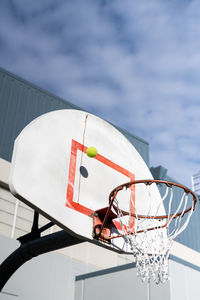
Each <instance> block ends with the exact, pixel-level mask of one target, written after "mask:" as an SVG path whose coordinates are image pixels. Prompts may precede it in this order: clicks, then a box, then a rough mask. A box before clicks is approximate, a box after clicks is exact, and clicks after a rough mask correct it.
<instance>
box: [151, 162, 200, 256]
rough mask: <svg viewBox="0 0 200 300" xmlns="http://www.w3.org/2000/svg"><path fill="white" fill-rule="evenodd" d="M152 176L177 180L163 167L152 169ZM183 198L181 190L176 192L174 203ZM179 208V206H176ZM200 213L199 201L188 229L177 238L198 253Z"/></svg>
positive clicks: (199, 245)
mask: <svg viewBox="0 0 200 300" xmlns="http://www.w3.org/2000/svg"><path fill="white" fill-rule="evenodd" d="M151 172H152V175H153V177H154V179H160V180H167V181H173V182H175V181H176V180H175V179H174V178H172V177H170V176H168V175H167V169H165V168H164V167H162V166H158V167H156V168H151ZM181 196H182V193H181V191H180V190H175V191H174V197H173V199H174V201H176V200H177V201H178V199H180V198H181ZM176 207H177V206H176ZM199 211H200V203H199V200H198V201H197V204H196V208H195V211H194V212H193V214H192V217H191V219H190V222H189V224H188V226H187V227H186V229H185V230H184V231H183V232H182V233H181V234H180V235H179V236H178V237H177V238H176V241H177V242H179V243H181V244H183V245H185V246H187V247H189V248H192V249H194V250H196V251H198V252H200V238H199V229H200V218H199Z"/></svg>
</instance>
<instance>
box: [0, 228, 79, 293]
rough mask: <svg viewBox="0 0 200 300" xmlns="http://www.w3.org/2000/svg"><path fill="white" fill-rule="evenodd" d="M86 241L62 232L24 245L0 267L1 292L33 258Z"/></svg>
mask: <svg viewBox="0 0 200 300" xmlns="http://www.w3.org/2000/svg"><path fill="white" fill-rule="evenodd" d="M84 241H85V240H81V239H79V238H77V237H75V236H72V235H70V234H69V233H67V232H66V231H64V230H61V231H59V232H55V233H52V234H48V235H46V236H43V237H40V238H36V239H34V240H30V241H28V242H26V243H24V244H22V245H21V246H20V247H19V248H17V249H16V250H15V251H14V252H13V253H11V255H9V256H8V257H7V258H6V259H5V260H4V262H3V263H2V264H1V265H0V291H1V290H2V288H3V287H4V285H5V284H6V282H7V281H8V280H9V278H10V277H11V276H12V275H13V274H14V272H15V271H16V270H17V269H18V268H20V267H21V266H22V265H23V264H24V263H25V262H27V261H28V260H30V259H32V258H33V257H35V256H38V255H40V254H43V253H47V252H50V251H54V250H58V249H61V248H65V247H68V246H72V245H75V244H79V243H82V242H84Z"/></svg>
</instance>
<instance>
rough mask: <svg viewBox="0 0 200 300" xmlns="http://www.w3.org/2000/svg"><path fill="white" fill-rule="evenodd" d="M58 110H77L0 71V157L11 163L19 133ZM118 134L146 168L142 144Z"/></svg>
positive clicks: (145, 144)
mask: <svg viewBox="0 0 200 300" xmlns="http://www.w3.org/2000/svg"><path fill="white" fill-rule="evenodd" d="M58 109H80V110H83V109H81V108H80V107H77V106H75V105H73V104H72V103H70V102H67V101H65V100H64V99H61V98H59V97H57V96H55V95H53V94H51V93H48V92H47V91H45V90H43V89H41V88H39V87H37V86H35V85H33V84H31V83H29V82H27V81H25V80H23V79H21V78H19V77H17V76H15V75H13V74H11V73H9V72H7V71H5V70H3V69H1V68H0V130H1V131H0V157H1V158H4V159H6V160H8V161H10V160H11V156H12V149H13V143H14V140H15V138H16V137H17V135H18V134H19V133H20V132H21V130H22V129H23V128H24V127H25V126H26V125H27V124H28V123H29V122H30V121H32V120H33V119H35V118H36V117H38V116H40V115H42V114H44V113H47V112H49V111H53V110H58ZM116 128H117V129H118V130H120V131H121V132H122V133H123V134H124V135H125V136H126V137H127V138H128V139H129V141H130V142H131V143H132V144H133V145H134V146H135V148H136V149H137V150H138V151H139V153H140V155H141V156H142V157H143V159H144V160H145V162H146V163H147V164H149V148H148V147H149V145H148V143H147V142H146V141H144V140H142V139H140V138H138V137H135V136H133V135H131V134H130V133H128V132H126V131H125V130H123V129H121V128H119V127H116Z"/></svg>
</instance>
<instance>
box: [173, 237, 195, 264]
mask: <svg viewBox="0 0 200 300" xmlns="http://www.w3.org/2000/svg"><path fill="white" fill-rule="evenodd" d="M170 254H172V255H174V256H176V257H178V258H180V259H182V260H184V261H186V262H188V263H191V264H193V265H195V266H197V267H200V253H199V252H197V251H195V250H193V249H191V248H189V247H186V246H184V245H183V244H180V243H178V242H175V241H174V242H173V244H172V247H171V250H170Z"/></svg>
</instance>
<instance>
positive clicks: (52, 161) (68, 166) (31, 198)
mask: <svg viewBox="0 0 200 300" xmlns="http://www.w3.org/2000/svg"><path fill="white" fill-rule="evenodd" d="M90 146H93V147H95V148H96V149H97V150H98V154H97V156H96V157H94V158H90V157H88V156H87V155H86V149H87V148H88V147H90ZM150 178H152V175H151V173H150V171H149V169H148V167H147V165H146V164H145V162H144V161H143V159H142V157H141V156H140V154H139V153H138V152H137V151H136V149H135V148H134V146H133V145H132V144H131V143H130V142H129V141H128V140H127V139H126V138H125V137H124V136H123V135H122V134H121V133H120V132H119V131H118V130H117V129H115V128H114V127H113V126H112V125H110V124H109V123H107V122H105V121H104V120H102V119H101V118H98V117H96V116H94V115H92V114H89V113H87V112H83V111H79V110H58V111H53V112H50V113H47V114H44V115H42V116H40V117H38V118H37V119H35V120H33V121H32V122H31V123H30V124H29V125H28V126H26V127H25V128H24V130H23V131H22V132H21V133H20V135H19V136H18V137H17V139H16V141H15V145H14V151H13V157H12V164H11V175H10V190H11V192H12V193H13V195H14V196H16V197H17V198H19V199H20V200H22V201H24V202H25V203H26V204H28V205H29V206H31V207H33V208H34V209H35V210H37V211H39V212H40V213H42V214H43V215H44V216H46V217H48V218H49V219H50V220H52V221H53V222H55V224H58V225H59V226H60V227H62V228H63V229H65V230H67V231H68V232H70V233H71V234H73V235H76V236H79V237H82V238H85V239H86V240H89V241H91V242H94V243H97V244H98V243H99V244H101V245H102V246H105V247H109V248H111V249H113V250H116V251H120V252H121V251H125V252H126V251H127V252H129V250H130V249H127V247H126V246H127V245H125V244H126V243H125V241H124V240H123V238H121V239H115V240H113V241H112V242H111V243H110V244H109V245H108V244H106V245H104V243H102V242H100V241H97V240H95V239H94V238H93V215H94V212H95V211H96V210H100V209H102V208H104V207H107V206H108V197H109V194H110V192H111V191H112V190H113V189H114V188H115V187H116V186H117V185H120V184H122V183H124V182H127V181H130V180H139V179H150ZM130 193H132V195H129V196H128V197H127V196H126V197H125V196H122V199H120V201H121V202H122V206H123V209H125V210H128V211H131V209H132V207H133V205H132V204H131V202H130V198H132V201H133V202H134V206H135V207H136V208H137V209H138V211H140V212H141V213H144V212H145V210H146V209H147V208H146V207H145V203H144V202H142V198H143V195H144V194H143V193H144V191H143V190H142V189H139V188H137V189H135V191H130ZM154 196H155V197H154V199H155V201H157V202H158V201H160V194H159V192H158V190H155V191H154ZM123 197H124V198H123ZM162 210H163V211H164V208H162ZM115 230H116V228H115Z"/></svg>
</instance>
